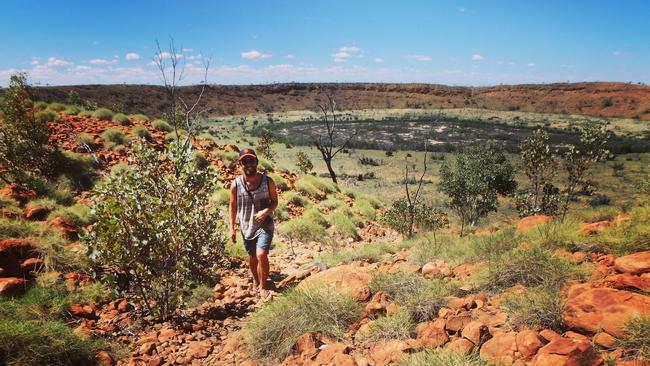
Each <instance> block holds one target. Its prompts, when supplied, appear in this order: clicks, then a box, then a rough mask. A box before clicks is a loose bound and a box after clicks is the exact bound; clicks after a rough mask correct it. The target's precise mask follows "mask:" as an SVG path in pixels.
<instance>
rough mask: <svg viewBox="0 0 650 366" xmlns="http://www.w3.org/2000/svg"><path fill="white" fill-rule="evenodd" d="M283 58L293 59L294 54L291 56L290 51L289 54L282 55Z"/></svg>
mask: <svg viewBox="0 0 650 366" xmlns="http://www.w3.org/2000/svg"><path fill="white" fill-rule="evenodd" d="M284 58H286V59H287V60H293V59H294V56H293V54H292V53H290V54H288V55H286V56H284Z"/></svg>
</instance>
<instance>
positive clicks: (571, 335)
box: [564, 331, 589, 341]
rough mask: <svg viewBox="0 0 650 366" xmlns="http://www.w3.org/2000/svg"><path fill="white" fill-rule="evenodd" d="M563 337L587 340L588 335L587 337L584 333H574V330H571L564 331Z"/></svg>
mask: <svg viewBox="0 0 650 366" xmlns="http://www.w3.org/2000/svg"><path fill="white" fill-rule="evenodd" d="M564 337H565V338H571V339H576V340H579V341H588V340H589V337H587V336H586V335H584V334H580V333H576V332H572V331H568V332H565V333H564Z"/></svg>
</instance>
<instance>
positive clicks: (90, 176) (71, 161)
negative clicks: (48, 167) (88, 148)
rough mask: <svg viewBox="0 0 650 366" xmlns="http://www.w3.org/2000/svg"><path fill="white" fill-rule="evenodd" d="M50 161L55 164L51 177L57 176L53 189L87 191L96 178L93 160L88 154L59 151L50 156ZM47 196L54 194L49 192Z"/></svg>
mask: <svg viewBox="0 0 650 366" xmlns="http://www.w3.org/2000/svg"><path fill="white" fill-rule="evenodd" d="M52 161H53V162H54V163H55V164H54V166H55V169H54V171H53V172H52V175H55V176H57V178H56V184H55V187H54V188H55V189H58V190H75V191H79V190H89V189H90V188H91V187H92V185H93V184H94V183H95V180H96V179H97V178H98V173H97V171H96V169H95V160H94V159H93V157H92V156H90V155H89V154H80V153H75V152H72V151H67V150H63V151H61V150H59V151H56V152H55V153H54V154H52ZM59 193H63V192H59ZM49 194H56V192H52V190H50V191H49Z"/></svg>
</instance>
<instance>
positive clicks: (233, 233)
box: [229, 180, 237, 243]
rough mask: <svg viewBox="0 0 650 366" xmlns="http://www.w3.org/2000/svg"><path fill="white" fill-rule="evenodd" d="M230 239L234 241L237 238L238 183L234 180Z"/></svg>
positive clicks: (231, 187)
mask: <svg viewBox="0 0 650 366" xmlns="http://www.w3.org/2000/svg"><path fill="white" fill-rule="evenodd" d="M229 213H230V217H229V218H230V220H229V221H230V240H232V242H233V243H234V242H235V241H236V240H237V237H236V235H237V233H236V230H235V226H236V225H237V224H236V222H237V183H236V182H235V181H234V180H233V181H232V184H230V209H229Z"/></svg>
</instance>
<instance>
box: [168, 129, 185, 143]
mask: <svg viewBox="0 0 650 366" xmlns="http://www.w3.org/2000/svg"><path fill="white" fill-rule="evenodd" d="M186 138H187V131H185V130H182V129H178V132H170V133H168V134H166V135H165V141H167V143H168V144H170V143H172V142H176V141H178V140H180V141H181V142H182V141H183V140H185V139H186Z"/></svg>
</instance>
